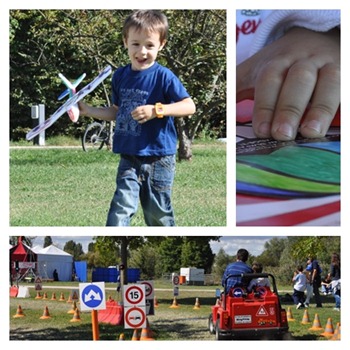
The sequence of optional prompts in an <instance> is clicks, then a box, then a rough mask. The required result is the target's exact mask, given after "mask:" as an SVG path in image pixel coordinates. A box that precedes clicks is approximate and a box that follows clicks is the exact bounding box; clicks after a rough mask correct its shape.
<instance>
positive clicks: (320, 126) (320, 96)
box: [300, 64, 340, 138]
mask: <svg viewBox="0 0 350 350" xmlns="http://www.w3.org/2000/svg"><path fill="white" fill-rule="evenodd" d="M339 104H340V66H339V65H335V64H329V65H326V66H324V67H323V68H321V69H320V71H319V74H318V81H317V85H316V87H315V91H314V94H313V97H312V100H311V106H310V109H309V110H308V112H307V113H306V116H305V119H304V121H303V122H302V125H301V127H300V133H301V134H302V135H303V136H304V137H309V138H315V137H323V136H324V135H325V134H326V133H327V131H328V129H329V126H330V124H331V122H332V120H333V118H334V116H335V114H336V112H337V110H338V107H339Z"/></svg>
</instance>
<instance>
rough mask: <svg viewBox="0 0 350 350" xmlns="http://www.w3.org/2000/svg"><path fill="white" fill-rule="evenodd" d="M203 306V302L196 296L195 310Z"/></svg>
mask: <svg viewBox="0 0 350 350" xmlns="http://www.w3.org/2000/svg"><path fill="white" fill-rule="evenodd" d="M200 308H201V304H200V303H199V299H198V298H196V302H195V304H194V307H193V310H199V309H200Z"/></svg>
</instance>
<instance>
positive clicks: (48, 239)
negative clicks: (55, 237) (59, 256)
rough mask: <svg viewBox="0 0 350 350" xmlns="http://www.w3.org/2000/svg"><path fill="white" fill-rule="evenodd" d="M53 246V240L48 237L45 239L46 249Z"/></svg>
mask: <svg viewBox="0 0 350 350" xmlns="http://www.w3.org/2000/svg"><path fill="white" fill-rule="evenodd" d="M51 244H52V238H51V237H50V236H46V237H45V238H44V245H43V248H46V247H48V246H50V245H51Z"/></svg>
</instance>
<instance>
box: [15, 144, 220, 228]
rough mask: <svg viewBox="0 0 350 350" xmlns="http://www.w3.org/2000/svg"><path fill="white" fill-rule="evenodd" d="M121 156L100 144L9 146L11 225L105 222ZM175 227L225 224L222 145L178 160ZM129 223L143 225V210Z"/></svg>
mask: <svg viewBox="0 0 350 350" xmlns="http://www.w3.org/2000/svg"><path fill="white" fill-rule="evenodd" d="M118 157H119V156H117V155H115V154H113V153H112V152H109V151H107V150H106V148H104V149H103V150H101V151H99V152H95V153H86V152H84V151H83V150H82V149H81V148H80V147H78V148H73V149H64V148H62V149H50V148H45V147H38V148H36V149H23V148H12V149H11V150H10V226H104V225H105V220H106V216H107V211H108V209H109V203H110V200H111V198H112V195H113V193H114V190H115V176H116V169H117V165H118V159H119V158H118ZM173 205H174V208H175V215H176V220H177V225H178V226H226V144H224V143H221V142H205V143H204V142H202V143H198V144H195V145H194V146H193V160H192V161H191V162H178V163H177V168H176V177H175V183H174V192H173ZM132 224H133V226H144V225H145V224H144V221H143V216H142V210H141V209H140V210H139V211H138V213H137V215H136V216H135V217H134V218H133V222H132Z"/></svg>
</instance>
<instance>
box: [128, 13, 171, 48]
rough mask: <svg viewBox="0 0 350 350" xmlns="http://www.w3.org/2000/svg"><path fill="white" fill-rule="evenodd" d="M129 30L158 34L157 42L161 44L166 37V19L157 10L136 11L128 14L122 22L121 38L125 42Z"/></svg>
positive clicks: (167, 26)
mask: <svg viewBox="0 0 350 350" xmlns="http://www.w3.org/2000/svg"><path fill="white" fill-rule="evenodd" d="M130 28H135V29H136V31H142V30H146V31H150V32H158V33H159V40H160V42H161V43H163V42H164V41H165V40H166V38H167V35H168V28H169V25H168V19H167V17H166V16H165V15H164V13H162V12H161V11H158V10H138V11H134V12H133V13H132V14H130V15H129V16H128V17H127V18H126V19H125V21H124V26H123V31H122V34H123V38H124V40H127V38H128V34H129V30H130Z"/></svg>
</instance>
